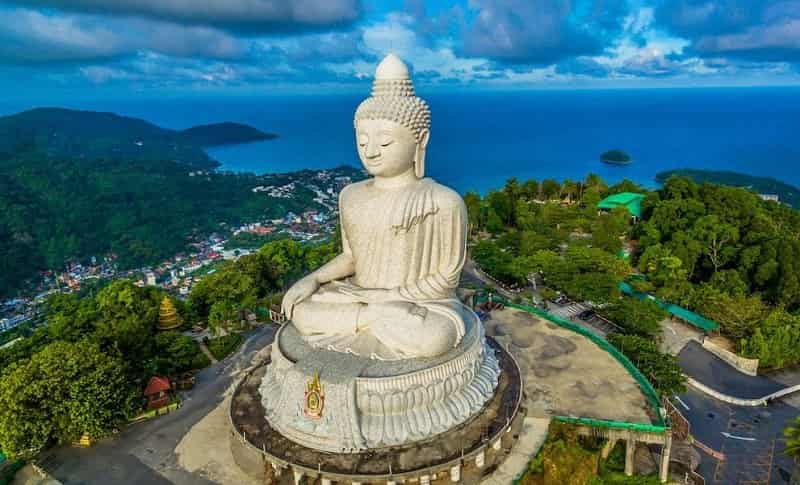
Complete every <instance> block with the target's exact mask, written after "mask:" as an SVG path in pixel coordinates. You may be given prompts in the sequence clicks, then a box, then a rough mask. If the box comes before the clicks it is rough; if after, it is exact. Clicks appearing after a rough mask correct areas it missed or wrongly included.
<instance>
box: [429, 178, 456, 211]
mask: <svg viewBox="0 0 800 485" xmlns="http://www.w3.org/2000/svg"><path fill="white" fill-rule="evenodd" d="M425 182H426V183H427V184H429V186H430V190H431V193H432V195H433V198H434V200H435V201H436V205H437V206H439V208H442V209H458V208H461V207H464V199H462V198H461V195H460V194H459V193H458V192H456V191H455V190H453V189H451V188H450V187H447V186H446V185H442V184H440V183H437V182H436V181H435V180H433V179H430V178H426V179H425Z"/></svg>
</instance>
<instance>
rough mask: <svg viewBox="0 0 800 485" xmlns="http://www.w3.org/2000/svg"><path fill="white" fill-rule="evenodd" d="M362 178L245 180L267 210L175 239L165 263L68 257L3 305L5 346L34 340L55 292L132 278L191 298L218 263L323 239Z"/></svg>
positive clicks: (0, 327) (304, 175)
mask: <svg viewBox="0 0 800 485" xmlns="http://www.w3.org/2000/svg"><path fill="white" fill-rule="evenodd" d="M363 176H364V175H363V173H362V172H360V171H357V170H356V169H354V168H352V167H340V168H336V169H332V170H319V171H312V170H304V171H300V172H293V173H287V174H272V175H263V176H258V177H256V176H252V177H249V176H248V177H244V178H245V180H248V181H250V185H249V186H248V188H249V193H250V194H251V195H252V197H254V198H259V199H263V200H260V201H259V207H264V209H263V210H261V211H260V212H259V213H253V214H252V215H251V216H250V218H248V219H246V220H243V219H240V220H238V221H237V222H235V223H234V222H224V221H220V222H219V224H217V225H216V226H215V227H210V229H213V231H212V232H209V233H207V234H203V233H197V234H191V235H189V236H190V238H189V239H187V240H185V241H182V240H181V239H180V238H178V239H176V244H175V245H174V246H173V250H174V252H173V253H172V254H170V255H168V256H166V257H163V258H161V259H158V260H155V261H152V262H149V263H147V264H142V265H137V266H135V267H130V266H127V265H123V264H121V261H123V259H122V257H121V256H120V254H118V253H116V252H113V251H112V252H109V253H105V254H102V253H101V254H94V255H87V256H84V257H74V258H69V259H67V260H66V261H65V262H64V264H63V265H61V266H58V267H56V268H54V269H48V270H42V271H39V272H37V273H36V275H35V276H33V277H32V278H31V281H30V282H29V284H28V285H27V286H26V288H25V289H24V291H22V292H21V293H20V294H18V295H17V296H15V297H12V298H7V299H6V300H5V301H2V302H0V332H4V333H0V345H2V344H4V343H7V342H10V341H13V340H14V339H15V338H17V337H19V336H24V335H26V334H29V333H30V332H31V330H32V329H33V328H35V327H36V326H37V325H38V324H39V323H41V322H39V316H40V312H39V311H38V309H39V306H40V304H41V303H42V302H43V301H45V300H46V299H47V298H48V297H49V296H50V295H53V294H57V293H64V292H66V293H76V294H79V295H82V294H89V293H91V292H94V291H96V290H98V289H99V288H102V287H104V286H105V285H107V284H108V283H110V282H111V281H113V280H116V279H130V280H133V281H134V282H135V283H136V284H137V285H139V286H146V285H149V286H158V287H161V288H163V289H165V290H167V291H169V292H171V293H173V294H174V295H175V296H177V297H179V298H186V297H187V296H188V295H189V293H190V291H191V289H192V287H193V286H194V284H196V283H197V282H198V281H200V280H201V279H202V278H203V277H204V276H206V275H208V274H213V273H214V272H215V271H216V269H217V267H218V266H219V264H220V263H222V262H224V261H228V260H235V259H238V258H239V257H241V256H245V255H247V254H250V253H251V252H253V251H254V250H257V249H258V248H260V247H261V246H263V245H264V244H265V243H267V242H269V241H273V240H278V239H287V238H288V239H293V240H296V241H299V242H308V243H315V242H321V241H325V240H327V239H329V238H330V237H331V235H332V234H333V233H334V232H335V229H336V226H337V223H338V208H337V200H338V196H339V191H340V190H341V189H342V188H343V187H344V186H346V185H347V184H349V183H351V182H353V181H354V180H359V179H361V178H363ZM207 177H214V178H217V177H223V176H220V175H216V174H211V173H207V172H205V171H196V172H191V173H190V174H188V175H187V178H188V179H189V180H194V179H204V178H207ZM226 177H235V178H241V177H237V176H234V175H229V176H226ZM223 180H224V179H223ZM153 230H154V231H155V230H157V228H156V227H155V226H154V228H153ZM154 237H155V236H154ZM165 250H166V248H165Z"/></svg>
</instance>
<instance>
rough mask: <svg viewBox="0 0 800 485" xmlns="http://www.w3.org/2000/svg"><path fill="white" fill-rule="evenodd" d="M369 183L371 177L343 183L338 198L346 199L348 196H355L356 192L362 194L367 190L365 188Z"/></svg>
mask: <svg viewBox="0 0 800 485" xmlns="http://www.w3.org/2000/svg"><path fill="white" fill-rule="evenodd" d="M371 183H372V180H371V179H366V180H361V181H359V182H353V183H352V184H348V185H345V186H344V188H342V191H341V192H340V193H339V199H340V200H347V199H348V198H352V197H353V196H357V195H358V194H363V193H364V192H365V191H366V190H367V188H368V187H369V186H370V185H371Z"/></svg>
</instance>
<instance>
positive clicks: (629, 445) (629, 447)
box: [625, 438, 636, 476]
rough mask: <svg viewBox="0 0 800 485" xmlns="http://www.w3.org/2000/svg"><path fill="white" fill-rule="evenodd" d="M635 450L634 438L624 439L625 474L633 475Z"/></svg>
mask: <svg viewBox="0 0 800 485" xmlns="http://www.w3.org/2000/svg"><path fill="white" fill-rule="evenodd" d="M635 451H636V440H634V439H633V438H628V439H627V440H625V475H628V476H631V475H633V454H634V452H635Z"/></svg>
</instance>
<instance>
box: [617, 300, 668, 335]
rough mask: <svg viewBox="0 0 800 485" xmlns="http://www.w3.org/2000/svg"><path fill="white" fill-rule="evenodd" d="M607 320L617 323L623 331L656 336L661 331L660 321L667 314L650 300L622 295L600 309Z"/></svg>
mask: <svg viewBox="0 0 800 485" xmlns="http://www.w3.org/2000/svg"><path fill="white" fill-rule="evenodd" d="M602 313H603V315H605V316H606V317H607V318H608V319H609V320H611V321H613V322H614V323H616V324H618V325H619V326H620V327H622V328H623V329H624V330H625V333H630V334H633V335H639V336H642V337H656V336H658V335H659V334H660V333H661V325H660V323H661V321H662V320H664V319H665V318H667V316H668V314H667V312H666V311H664V309H662V308H661V307H660V306H658V305H657V304H656V303H654V302H653V301H651V300H639V299H638V298H631V297H622V298H620V299H619V300H617V301H615V302H614V303H613V304H612V305H610V306H609V307H607V308H604V309H603V310H602Z"/></svg>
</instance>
